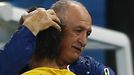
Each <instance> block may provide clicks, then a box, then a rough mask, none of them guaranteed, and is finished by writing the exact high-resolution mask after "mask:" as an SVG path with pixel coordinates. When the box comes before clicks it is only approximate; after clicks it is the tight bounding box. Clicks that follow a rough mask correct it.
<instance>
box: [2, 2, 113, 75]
mask: <svg viewBox="0 0 134 75" xmlns="http://www.w3.org/2000/svg"><path fill="white" fill-rule="evenodd" d="M52 9H53V10H54V11H55V12H56V14H55V13H54V12H52V11H53V10H51V11H47V10H45V9H42V8H41V9H37V10H34V11H32V12H30V13H29V14H27V15H25V16H23V19H24V22H23V25H22V26H21V28H20V29H19V30H18V32H16V33H15V34H14V36H13V37H12V38H11V40H10V41H9V43H8V44H6V46H5V47H4V50H3V52H1V54H0V59H1V61H2V62H0V74H1V75H15V74H16V72H17V71H19V70H20V69H21V68H22V67H24V65H26V64H27V63H28V61H29V60H30V57H31V55H32V53H33V51H34V48H35V43H36V40H35V38H36V37H35V36H36V35H37V34H38V33H39V32H40V31H42V30H45V29H47V28H49V27H51V26H52V27H55V28H57V29H58V30H60V31H61V32H60V33H61V39H60V45H59V50H60V52H59V55H58V57H57V65H58V66H59V67H60V68H67V69H69V70H70V71H72V72H74V73H75V74H77V75H114V72H113V71H112V70H111V69H110V68H108V67H106V66H104V65H103V64H100V63H99V62H97V61H96V60H94V59H93V58H91V57H81V56H80V54H81V52H82V51H83V49H84V47H85V46H86V44H87V39H88V36H89V35H90V33H91V31H92V30H91V25H92V19H91V16H90V14H89V13H88V11H87V10H86V8H85V7H84V6H83V5H82V4H80V3H79V2H76V1H73V0H61V1H58V2H56V3H55V4H54V5H53V6H52ZM57 17H58V18H59V19H60V21H59V19H58V18H57ZM58 24H59V25H58ZM24 32H25V34H24ZM31 32H32V33H31ZM44 36H47V35H44ZM23 38H24V39H23ZM16 45H17V46H16ZM16 56H17V57H16ZM6 59H7V60H6ZM9 62H11V63H9ZM4 65H7V66H6V67H4ZM1 66H2V67H1ZM9 66H10V67H9Z"/></svg>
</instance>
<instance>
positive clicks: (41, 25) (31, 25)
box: [22, 8, 61, 36]
mask: <svg viewBox="0 0 134 75" xmlns="http://www.w3.org/2000/svg"><path fill="white" fill-rule="evenodd" d="M22 17H23V19H24V22H23V25H25V26H26V27H27V28H28V29H29V30H30V31H31V32H32V33H33V34H34V35H35V36H36V35H37V34H38V32H39V31H42V30H45V29H47V28H49V27H51V26H52V27H54V28H56V29H58V30H59V31H61V28H60V26H59V25H58V24H59V23H60V20H59V19H58V17H57V16H56V13H55V12H54V10H53V9H49V10H45V9H44V8H37V9H36V10H34V11H32V12H30V13H27V14H25V15H23V16H22Z"/></svg>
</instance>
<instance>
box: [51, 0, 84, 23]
mask: <svg viewBox="0 0 134 75" xmlns="http://www.w3.org/2000/svg"><path fill="white" fill-rule="evenodd" d="M70 3H73V4H76V5H80V6H82V7H84V8H85V6H84V5H82V4H81V3H80V2H78V1H75V0H59V1H57V2H56V3H54V4H53V5H52V6H51V8H52V9H53V10H54V11H55V12H56V13H57V14H60V15H57V16H58V17H59V18H60V20H61V23H62V25H65V17H66V14H67V13H68V8H69V5H70Z"/></svg>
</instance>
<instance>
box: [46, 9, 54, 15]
mask: <svg viewBox="0 0 134 75" xmlns="http://www.w3.org/2000/svg"><path fill="white" fill-rule="evenodd" d="M47 13H49V14H51V15H56V13H55V12H54V10H53V9H48V10H47Z"/></svg>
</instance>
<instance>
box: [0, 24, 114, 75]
mask: <svg viewBox="0 0 134 75" xmlns="http://www.w3.org/2000/svg"><path fill="white" fill-rule="evenodd" d="M35 43H36V37H35V36H34V35H33V34H32V33H31V31H29V29H28V28H27V27H25V26H21V27H20V28H18V30H17V31H16V32H15V33H14V34H13V35H12V37H11V39H10V40H9V41H8V42H7V43H6V44H5V45H4V46H3V47H2V48H1V49H0V75H17V72H18V71H20V70H21V68H23V67H24V66H25V65H26V64H27V63H28V61H29V60H30V58H31V56H32V54H33V52H34V49H35ZM69 69H70V70H71V71H73V72H74V73H75V74H77V75H104V73H105V72H104V71H106V72H107V73H109V74H110V75H114V72H113V71H112V70H111V69H110V68H107V67H106V66H104V65H103V64H100V63H99V62H97V61H96V60H94V59H93V58H91V57H80V58H79V60H78V61H76V62H74V63H73V64H71V65H69ZM107 75H108V74H107Z"/></svg>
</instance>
